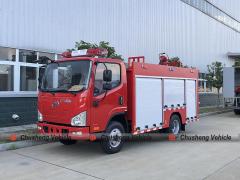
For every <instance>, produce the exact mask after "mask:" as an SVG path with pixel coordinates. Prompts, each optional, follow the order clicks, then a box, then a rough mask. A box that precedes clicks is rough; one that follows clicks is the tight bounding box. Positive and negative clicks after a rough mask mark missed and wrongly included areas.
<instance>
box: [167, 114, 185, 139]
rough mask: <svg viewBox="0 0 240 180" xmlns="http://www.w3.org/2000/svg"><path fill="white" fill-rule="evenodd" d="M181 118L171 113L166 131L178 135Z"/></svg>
mask: <svg viewBox="0 0 240 180" xmlns="http://www.w3.org/2000/svg"><path fill="white" fill-rule="evenodd" d="M181 126H182V125H181V120H180V117H179V116H178V115H177V114H173V115H172V116H171V118H170V122H169V128H168V133H171V134H174V135H178V134H179V133H180V131H181Z"/></svg>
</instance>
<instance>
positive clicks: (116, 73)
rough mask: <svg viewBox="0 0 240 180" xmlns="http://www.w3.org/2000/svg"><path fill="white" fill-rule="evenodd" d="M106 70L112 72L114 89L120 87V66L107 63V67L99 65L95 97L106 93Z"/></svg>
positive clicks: (96, 74) (102, 64) (95, 83)
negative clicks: (104, 79) (104, 78)
mask: <svg viewBox="0 0 240 180" xmlns="http://www.w3.org/2000/svg"><path fill="white" fill-rule="evenodd" d="M106 68H107V69H108V70H111V71H112V81H111V82H110V83H111V87H112V89H113V88H115V87H117V86H119V85H120V82H121V70H120V65H119V64H115V63H105V65H104V63H98V65H97V68H96V73H95V82H94V96H97V95H99V94H102V93H104V92H105V90H104V89H103V84H104V83H106V82H105V81H103V71H104V70H106Z"/></svg>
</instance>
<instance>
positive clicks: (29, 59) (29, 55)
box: [19, 49, 37, 63]
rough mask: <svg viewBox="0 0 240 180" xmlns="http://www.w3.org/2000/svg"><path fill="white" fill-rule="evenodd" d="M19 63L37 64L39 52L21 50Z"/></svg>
mask: <svg viewBox="0 0 240 180" xmlns="http://www.w3.org/2000/svg"><path fill="white" fill-rule="evenodd" d="M19 61H20V62H26V63H36V62H37V52H36V51H30V50H23V49H20V50H19Z"/></svg>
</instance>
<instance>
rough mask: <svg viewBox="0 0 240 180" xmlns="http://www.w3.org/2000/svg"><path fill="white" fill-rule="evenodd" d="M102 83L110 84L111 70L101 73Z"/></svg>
mask: <svg viewBox="0 0 240 180" xmlns="http://www.w3.org/2000/svg"><path fill="white" fill-rule="evenodd" d="M103 81H106V82H111V81H112V71H111V70H107V69H106V70H104V71H103Z"/></svg>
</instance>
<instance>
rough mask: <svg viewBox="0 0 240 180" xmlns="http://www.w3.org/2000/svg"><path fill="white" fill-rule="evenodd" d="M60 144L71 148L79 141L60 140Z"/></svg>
mask: <svg viewBox="0 0 240 180" xmlns="http://www.w3.org/2000/svg"><path fill="white" fill-rule="evenodd" d="M59 142H60V143H62V144H64V145H66V146H69V145H73V144H76V143H77V140H67V139H59Z"/></svg>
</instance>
